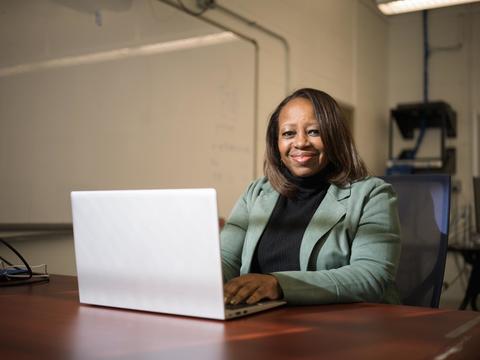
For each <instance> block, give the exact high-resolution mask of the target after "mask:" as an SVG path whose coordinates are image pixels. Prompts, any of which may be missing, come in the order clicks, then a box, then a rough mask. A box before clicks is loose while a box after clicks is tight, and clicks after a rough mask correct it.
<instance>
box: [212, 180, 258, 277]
mask: <svg viewBox="0 0 480 360" xmlns="http://www.w3.org/2000/svg"><path fill="white" fill-rule="evenodd" d="M261 186H262V180H261V179H259V180H256V181H253V182H252V183H251V184H250V185H249V186H248V187H247V189H246V191H245V192H244V194H243V195H242V196H241V197H240V199H238V201H237V203H236V204H235V206H234V207H233V210H232V212H231V214H230V216H229V218H228V220H227V222H226V223H225V226H224V227H223V229H222V232H221V234H220V248H221V256H222V270H223V280H224V282H227V281H228V280H231V279H233V278H235V277H237V276H239V275H240V268H241V265H242V251H243V245H244V242H245V234H246V233H247V229H248V222H249V213H250V208H251V203H252V202H253V201H254V199H255V198H256V196H258V193H259V192H260V191H261Z"/></svg>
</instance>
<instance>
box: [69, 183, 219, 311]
mask: <svg viewBox="0 0 480 360" xmlns="http://www.w3.org/2000/svg"><path fill="white" fill-rule="evenodd" d="M71 200H72V213H73V229H74V243H75V257H76V265H77V275H78V285H79V295H80V302H81V303H85V304H94V305H104V306H113V307H119V308H128V309H136V310H145V311H154V312H162V313H170V314H180V315H187V316H198V317H206V318H213V319H225V308H224V304H223V281H222V270H221V257H220V242H219V227H218V214H217V201H216V192H215V190H214V189H186V190H124V191H80V192H72V194H71Z"/></svg>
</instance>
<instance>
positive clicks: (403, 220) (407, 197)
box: [383, 174, 450, 308]
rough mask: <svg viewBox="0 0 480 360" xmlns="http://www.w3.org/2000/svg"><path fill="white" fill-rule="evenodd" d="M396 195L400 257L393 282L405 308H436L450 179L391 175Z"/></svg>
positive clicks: (444, 257)
mask: <svg viewBox="0 0 480 360" xmlns="http://www.w3.org/2000/svg"><path fill="white" fill-rule="evenodd" d="M383 179H384V180H385V181H386V182H388V183H390V184H392V186H393V188H394V189H395V191H396V192H397V195H398V212H399V216H400V224H401V239H402V253H401V257H400V264H399V268H398V272H397V277H396V282H397V288H398V290H399V293H400V299H401V301H402V304H404V305H413V306H425V307H432V308H436V307H438V305H439V302H440V295H441V292H442V284H443V276H444V272H445V262H446V256H447V246H448V225H449V215H450V176H449V175H439V174H435V175H433V174H432V175H391V176H384V177H383Z"/></svg>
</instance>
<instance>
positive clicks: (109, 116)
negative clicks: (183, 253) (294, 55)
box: [0, 5, 255, 223]
mask: <svg viewBox="0 0 480 360" xmlns="http://www.w3.org/2000/svg"><path fill="white" fill-rule="evenodd" d="M156 6H159V5H156ZM69 11H70V10H69ZM130 11H132V10H131V9H130ZM155 11H156V12H161V11H162V9H161V8H156V9H155ZM165 11H171V10H165ZM74 15H75V14H74V13H72V15H70V16H74ZM79 16H82V15H79ZM123 16H126V15H125V14H123ZM136 16H138V14H137V15H136ZM171 16H178V17H179V20H178V21H171V23H172V24H173V23H174V24H176V26H177V27H178V23H179V21H183V22H184V23H186V26H188V23H189V22H195V24H194V25H195V26H194V27H195V31H196V33H195V34H193V37H195V36H196V34H197V33H198V34H200V36H204V35H205V34H207V35H212V34H214V35H215V34H220V33H221V31H220V30H218V29H215V28H213V27H211V26H210V25H207V24H203V23H202V24H200V23H198V22H199V21H200V20H197V19H190V18H189V19H187V18H185V16H186V15H184V14H181V13H180V12H178V11H177V13H176V14H174V15H171ZM170 20H171V17H170ZM204 27H207V29H204ZM165 31H167V30H165ZM185 33H187V32H185ZM164 35H165V34H163V33H162V36H164ZM175 35H176V39H174V40H178V39H179V38H180V39H181V38H182V37H179V36H178V31H177V32H176V33H175ZM190 35H191V34H190ZM190 35H189V38H192V36H190ZM220 35H221V34H220ZM12 36H14V34H12ZM164 37H165V36H164ZM183 37H185V36H183ZM3 39H4V38H3ZM73 40H74V39H72V41H73ZM165 42H168V40H167V41H165V39H163V40H162V42H157V43H155V44H157V45H158V44H162V43H165ZM0 45H1V44H0ZM150 45H152V43H148V42H145V39H141V41H139V43H138V44H132V43H130V44H129V46H130V47H129V49H130V50H131V51H130V54H134V55H133V56H122V54H125V51H123V52H121V51H120V52H115V50H116V48H115V47H114V46H112V44H109V46H108V49H107V50H108V51H107V52H105V51H104V52H103V53H102V51H103V50H105V49H104V48H101V49H98V48H97V49H96V52H94V53H92V52H89V53H88V54H90V55H89V56H90V60H91V61H90V62H89V61H84V60H85V59H86V58H85V53H86V52H85V49H84V48H81V49H78V51H77V52H75V53H74V55H75V56H77V57H75V56H71V55H69V57H63V60H65V59H66V60H69V61H70V63H69V62H68V61H66V62H64V63H62V62H61V61H58V60H59V59H58V58H57V59H54V61H52V60H51V59H50V60H49V59H47V60H44V61H43V63H39V62H38V61H37V62H32V63H30V65H29V66H30V68H28V66H27V67H25V66H23V67H19V66H18V65H16V64H9V65H8V66H3V67H2V68H0V223H65V222H71V210H70V199H69V194H70V192H71V191H72V190H95V189H102V190H105V189H157V188H203V187H213V188H216V189H217V192H218V202H219V213H220V215H221V216H227V215H228V214H229V212H230V210H231V208H232V206H233V205H234V203H235V201H236V200H237V198H238V197H239V196H240V194H241V193H242V192H243V191H244V189H245V187H246V186H247V184H248V182H249V181H251V180H252V177H253V174H254V169H255V163H254V162H255V160H254V127H255V120H254V118H255V113H254V112H255V108H254V107H255V106H254V104H255V98H254V96H255V49H254V46H253V45H252V44H250V43H249V42H247V41H245V40H243V39H240V38H236V37H234V36H228V37H227V40H226V41H222V42H218V43H212V42H210V43H206V44H203V45H198V44H197V45H195V46H192V47H183V48H180V49H174V50H171V49H170V50H168V51H163V50H162V51H153V52H142V51H139V49H145V48H147V49H148V46H150ZM132 49H133V50H132ZM105 53H108V54H110V55H111V56H110V57H106V58H105V57H104V58H101V57H100V60H98V59H97V60H98V61H97V60H95V59H96V58H95V56H94V55H95V54H97V55H98V54H105ZM92 54H93V55H92ZM92 56H93V57H92ZM97 58H98V56H97ZM82 59H83V60H82ZM92 59H93V60H92ZM48 61H50V62H48ZM55 61H56V62H55ZM38 64H43V65H44V66H38ZM45 64H47V65H48V66H46V65H45ZM2 69H3V73H2ZM9 70H10V72H9Z"/></svg>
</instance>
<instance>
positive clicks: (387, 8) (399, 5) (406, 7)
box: [376, 0, 479, 15]
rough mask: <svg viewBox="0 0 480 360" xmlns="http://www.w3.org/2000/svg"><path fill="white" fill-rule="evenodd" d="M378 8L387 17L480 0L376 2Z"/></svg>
mask: <svg viewBox="0 0 480 360" xmlns="http://www.w3.org/2000/svg"><path fill="white" fill-rule="evenodd" d="M376 1H377V6H378V8H379V9H380V11H381V12H382V13H384V14H385V15H395V14H401V13H405V12H411V11H418V10H427V9H434V8H439V7H444V6H451V5H459V4H466V3H472V2H477V1H479V0H376Z"/></svg>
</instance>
